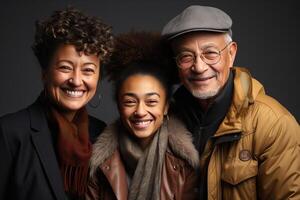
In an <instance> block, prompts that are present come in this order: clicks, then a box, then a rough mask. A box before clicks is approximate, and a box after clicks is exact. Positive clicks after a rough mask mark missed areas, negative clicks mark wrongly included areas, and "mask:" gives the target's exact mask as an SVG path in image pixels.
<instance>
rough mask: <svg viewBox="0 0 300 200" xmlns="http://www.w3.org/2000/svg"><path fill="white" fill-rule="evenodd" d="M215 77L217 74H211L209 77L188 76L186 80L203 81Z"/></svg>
mask: <svg viewBox="0 0 300 200" xmlns="http://www.w3.org/2000/svg"><path fill="white" fill-rule="evenodd" d="M214 77H217V74H211V75H190V76H189V77H188V80H190V81H205V80H208V79H211V78H214Z"/></svg>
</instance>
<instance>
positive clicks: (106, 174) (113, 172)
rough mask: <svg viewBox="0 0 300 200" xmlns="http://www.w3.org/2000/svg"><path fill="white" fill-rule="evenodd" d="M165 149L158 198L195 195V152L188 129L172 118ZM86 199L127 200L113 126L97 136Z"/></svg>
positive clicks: (124, 173) (197, 162) (196, 159)
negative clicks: (166, 148)
mask: <svg viewBox="0 0 300 200" xmlns="http://www.w3.org/2000/svg"><path fill="white" fill-rule="evenodd" d="M168 130H169V136H168V150H167V152H166V154H165V162H164V166H163V170H162V175H161V194H160V197H161V200H164V199H191V200H192V199H197V196H198V193H197V184H198V179H197V177H198V176H197V175H196V169H198V166H199V156H198V152H197V150H196V149H195V148H194V146H193V144H192V138H191V135H190V133H189V132H187V130H186V129H185V128H184V127H183V126H182V125H181V123H180V122H179V121H177V120H176V119H172V121H169V123H168ZM86 196H87V199H101V200H110V199H118V200H127V196H128V184H127V180H126V171H125V167H124V164H123V162H122V160H121V156H120V153H119V150H118V143H117V133H116V130H115V126H114V125H112V126H110V127H108V128H107V129H106V130H105V131H104V132H103V133H102V134H101V135H100V137H99V138H98V139H97V141H96V143H95V145H94V150H93V156H92V159H91V181H90V184H89V187H88V191H87V195H86Z"/></svg>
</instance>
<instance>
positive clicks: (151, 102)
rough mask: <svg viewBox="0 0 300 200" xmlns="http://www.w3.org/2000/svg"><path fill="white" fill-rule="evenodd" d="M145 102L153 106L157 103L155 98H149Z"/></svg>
mask: <svg viewBox="0 0 300 200" xmlns="http://www.w3.org/2000/svg"><path fill="white" fill-rule="evenodd" d="M146 104H147V105H148V106H155V105H156V104H158V100H156V99H150V100H147V101H146Z"/></svg>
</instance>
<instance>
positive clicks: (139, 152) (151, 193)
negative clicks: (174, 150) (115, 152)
mask: <svg viewBox="0 0 300 200" xmlns="http://www.w3.org/2000/svg"><path fill="white" fill-rule="evenodd" d="M167 144H168V130H167V126H166V124H165V123H164V124H163V125H162V126H161V128H160V129H159V130H158V131H157V132H156V133H155V135H154V137H153V139H152V141H151V142H150V144H149V145H148V146H147V148H146V149H145V150H143V149H141V147H140V146H139V145H138V143H137V142H136V140H134V139H133V138H132V136H130V135H129V133H127V132H121V133H120V135H119V145H120V153H121V156H122V159H123V161H124V163H125V166H126V168H127V171H128V175H129V176H130V177H131V184H130V186H129V195H128V200H141V199H143V200H159V199H160V185H161V173H162V166H163V163H164V160H165V152H166V150H167ZM130 172H131V173H130Z"/></svg>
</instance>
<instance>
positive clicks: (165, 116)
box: [164, 113, 169, 121]
mask: <svg viewBox="0 0 300 200" xmlns="http://www.w3.org/2000/svg"><path fill="white" fill-rule="evenodd" d="M164 119H165V120H167V121H169V115H168V113H167V114H164Z"/></svg>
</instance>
